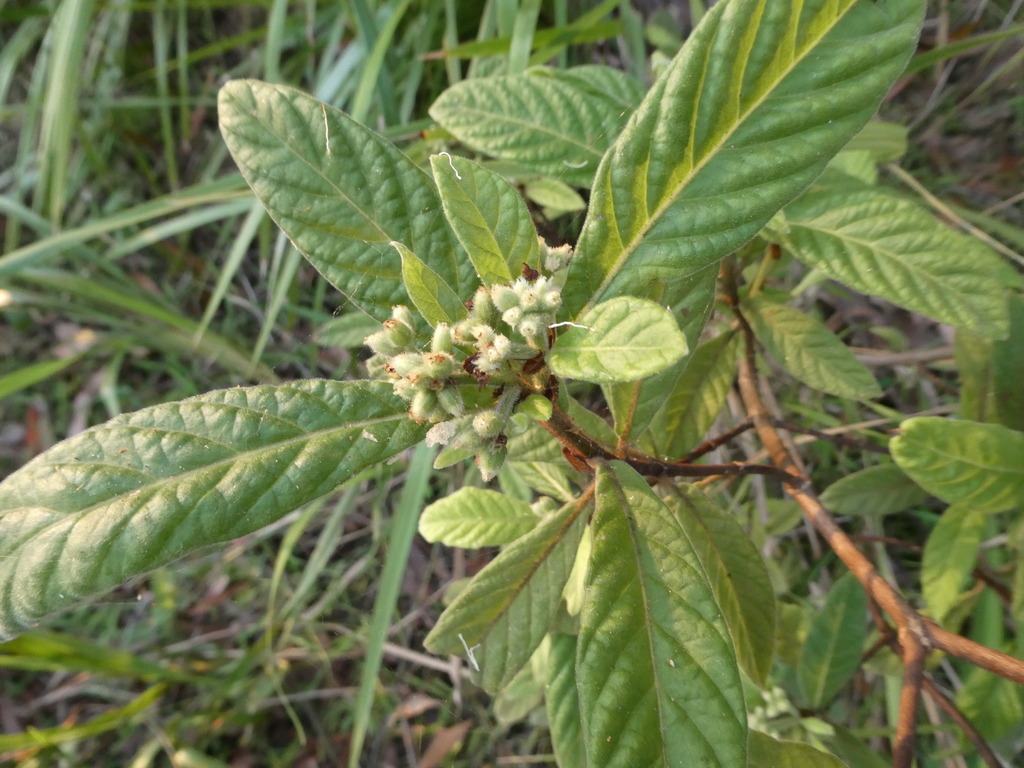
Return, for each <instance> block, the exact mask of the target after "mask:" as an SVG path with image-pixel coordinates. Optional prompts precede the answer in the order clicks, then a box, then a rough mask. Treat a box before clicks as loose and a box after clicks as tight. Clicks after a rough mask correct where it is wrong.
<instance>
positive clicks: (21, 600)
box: [0, 380, 425, 637]
mask: <svg viewBox="0 0 1024 768" xmlns="http://www.w3.org/2000/svg"><path fill="white" fill-rule="evenodd" d="M407 411H408V405H407V404H406V403H404V402H403V401H402V400H400V399H399V398H397V397H395V396H394V395H393V394H392V392H391V387H390V386H389V385H387V384H383V383H360V384H356V383H344V382H336V381H317V380H312V381H303V382H298V383H294V384H285V385H281V386H261V387H251V388H245V389H243V388H238V389H227V390H222V391H217V392H210V393H209V394H206V395H202V396H200V397H194V398H190V399H188V400H183V401H181V402H177V403H168V404H166V405H159V406H155V407H153V408H147V409H145V410H142V411H139V412H137V413H132V414H128V415H125V416H119V417H118V418H116V419H113V420H111V421H109V422H107V423H106V424H102V425H100V426H98V427H94V428H93V429H90V430H88V431H86V432H83V433H82V434H80V435H77V436H76V437H73V438H71V439H70V440H66V441H64V442H63V443H60V444H58V445H56V446H55V447H53V448H52V449H50V450H49V451H47V452H46V453H44V454H43V455H41V456H39V457H38V458H36V459H35V460H33V461H31V462H29V463H28V464H27V465H25V466H24V467H22V468H21V469H20V470H18V471H17V472H15V473H14V474H12V475H11V476H10V477H8V478H7V479H6V480H4V481H3V483H0V637H8V636H10V635H13V634H15V633H16V632H18V631H19V630H21V629H23V628H25V627H27V626H29V625H31V624H33V623H35V622H37V621H39V620H40V619H41V618H43V617H44V616H46V615H47V614H50V613H53V612H54V611H58V610H60V609H61V608H64V607H66V606H69V605H72V604H74V603H75V602H77V601H79V600H80V599H81V598H83V597H85V596H87V595H92V594H95V593H98V592H102V591H104V590H107V589H110V588H112V587H114V586H117V585H118V584H121V583H122V582H124V581H125V580H127V579H129V578H131V577H132V576H135V575H136V574H139V573H143V572H145V571H149V570H152V569H153V568H156V567H158V566H160V565H163V564H164V563H167V562H170V561H171V560H174V559H176V558H179V557H182V556H183V555H186V554H188V553H189V552H191V551H193V550H195V549H198V548H200V547H205V546H209V545H210V544H217V543H219V542H224V541H229V540H231V539H234V538H237V537H239V536H242V535H244V534H247V533H250V532H251V531H255V530H256V529H258V528H260V527H262V526H264V525H267V524H268V523H271V522H273V521H274V520H277V519H278V518H280V517H281V516H282V515H284V514H286V513H287V512H290V511H291V510H293V509H295V508H296V507H299V506H301V505H302V504H305V503H306V502H308V501H311V500H312V499H315V498H317V497H318V496H322V495H323V494H325V493H329V492H331V491H333V490H334V489H336V488H337V487H338V486H340V485H341V484H342V483H344V482H345V481H346V480H349V479H350V478H352V477H353V476H354V475H355V474H356V473H358V472H360V471H361V470H363V469H364V468H366V467H369V466H371V465H373V464H376V463H379V462H381V461H384V460H386V459H388V458H389V457H391V456H393V455H395V454H396V453H398V452H399V451H402V450H405V449H406V448H408V447H409V446H411V445H414V444H415V443H416V442H418V441H419V440H421V439H422V437H423V435H424V432H425V428H424V427H421V426H418V425H416V424H415V423H413V422H412V421H411V420H410V419H409V418H408V415H407Z"/></svg>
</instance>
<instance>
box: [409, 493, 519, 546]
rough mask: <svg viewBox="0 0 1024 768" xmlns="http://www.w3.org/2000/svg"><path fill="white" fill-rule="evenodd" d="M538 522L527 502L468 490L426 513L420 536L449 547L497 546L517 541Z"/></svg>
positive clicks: (422, 519)
mask: <svg viewBox="0 0 1024 768" xmlns="http://www.w3.org/2000/svg"><path fill="white" fill-rule="evenodd" d="M538 522H539V519H538V517H537V515H535V514H534V513H533V511H532V510H531V509H530V505H529V504H527V503H526V502H525V501H519V500H517V499H513V498H511V497H510V496H506V495H505V494H503V493H498V492H497V491H488V490H486V489H483V488H470V487H466V488H460V489H459V490H457V491H456V492H455V493H453V494H452V495H450V496H445V497H444V498H443V499H440V500H438V501H435V502H434V503H433V504H431V505H430V506H428V507H427V508H426V509H424V510H423V515H422V516H421V517H420V535H421V536H422V537H423V538H424V539H426V540H427V541H440V542H441V543H443V544H447V545H448V546H449V547H466V548H467V549H473V548H476V547H494V546H499V545H501V544H508V543H509V542H510V541H515V540H516V539H518V538H519V537H520V536H522V535H524V534H526V533H528V532H529V531H531V530H532V529H533V528H534V527H535V526H536V525H537V523H538Z"/></svg>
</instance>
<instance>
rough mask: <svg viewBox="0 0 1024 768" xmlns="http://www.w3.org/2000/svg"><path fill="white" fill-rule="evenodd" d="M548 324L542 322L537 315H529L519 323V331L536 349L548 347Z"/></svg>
mask: <svg viewBox="0 0 1024 768" xmlns="http://www.w3.org/2000/svg"><path fill="white" fill-rule="evenodd" d="M546 330H547V326H546V325H544V324H541V322H540V320H539V318H538V317H537V315H527V316H526V317H524V318H523V320H522V322H520V323H519V333H521V334H522V336H523V338H524V339H525V340H526V343H527V344H529V345H530V346H531V347H533V348H534V349H547V333H546Z"/></svg>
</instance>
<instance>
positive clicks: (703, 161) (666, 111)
mask: <svg viewBox="0 0 1024 768" xmlns="http://www.w3.org/2000/svg"><path fill="white" fill-rule="evenodd" d="M923 12H924V3H923V2H920V0H894V1H893V2H887V3H885V4H884V5H883V4H878V3H862V2H854V0H840V1H838V2H825V0H814V1H813V2H809V3H802V4H794V3H791V2H788V0H733V1H732V2H728V3H719V4H717V5H716V6H715V7H714V8H712V9H711V10H710V11H709V12H708V13H707V14H706V15H705V16H704V18H703V19H702V20H701V22H700V24H699V25H698V26H697V28H696V29H695V30H694V32H693V34H692V35H690V37H689V39H688V40H687V41H686V44H685V45H684V46H683V48H682V50H681V51H680V52H679V54H678V55H677V56H676V57H675V59H673V61H672V63H671V64H670V65H669V67H668V69H667V70H666V72H665V73H664V74H663V75H662V77H660V78H659V79H658V81H657V82H656V83H655V84H654V87H653V88H651V90H650V91H649V92H648V94H647V96H646V97H645V98H644V100H643V102H642V103H641V104H640V106H639V107H638V108H637V111H636V112H635V113H634V115H633V117H632V118H631V119H630V121H629V123H628V125H627V126H626V128H625V129H624V130H623V132H622V134H621V135H620V136H619V138H618V140H617V141H616V143H615V145H614V146H613V147H612V148H611V149H610V150H609V152H608V153H607V154H606V155H605V157H604V159H603V160H602V162H601V166H600V168H599V169H598V172H597V177H596V178H595V180H594V187H593V190H592V193H591V198H590V210H589V212H588V215H587V219H586V221H585V223H584V225H583V232H582V233H581V235H580V238H579V243H578V245H577V248H576V253H577V256H576V259H575V260H574V261H573V263H572V265H571V267H570V271H569V280H568V282H567V283H566V290H565V292H564V293H563V299H564V301H565V308H566V309H567V310H568V312H569V313H570V316H576V315H579V314H580V313H582V312H583V311H584V310H585V309H587V308H589V307H590V306H592V305H594V304H595V303H597V302H599V301H602V300H605V299H608V298H611V297H613V296H620V295H624V294H628V295H636V296H649V295H650V294H649V293H648V290H649V286H650V284H651V283H652V282H660V281H664V282H665V283H666V284H668V285H669V288H670V290H669V294H668V295H667V296H666V297H665V299H664V302H663V303H666V304H669V305H671V304H674V303H675V300H674V293H675V291H674V290H673V287H672V281H676V280H679V279H680V278H685V277H686V276H687V275H691V274H693V273H694V272H697V271H699V270H701V269H704V268H706V267H708V266H709V265H711V264H714V263H716V262H717V261H718V260H719V259H721V258H722V257H723V256H725V255H726V254H727V253H730V252H732V251H734V250H736V249H737V248H738V247H739V246H741V245H742V244H743V243H744V242H746V241H747V240H749V239H750V238H751V237H753V236H754V235H755V234H757V232H758V230H760V229H761V227H763V226H764V224H765V223H766V222H767V221H768V220H769V219H770V218H771V217H772V216H773V215H774V214H775V213H776V212H777V211H778V210H779V209H780V208H782V207H783V206H784V205H786V204H787V203H788V202H790V201H791V200H792V199H793V198H795V197H796V196H797V195H798V194H799V193H800V192H801V191H803V190H804V189H805V188H806V187H807V186H808V185H809V184H810V183H811V182H812V181H813V180H814V179H815V177H816V176H818V174H820V173H821V171H822V169H823V168H824V167H825V164H826V163H827V162H828V161H829V159H830V158H831V157H832V156H833V155H834V154H835V153H836V152H838V151H839V150H840V149H842V147H843V146H844V145H845V144H846V143H847V142H848V141H849V140H850V139H851V138H852V137H853V136H854V135H855V134H856V133H857V132H858V131H859V130H860V129H861V128H862V127H863V126H864V124H865V123H866V122H867V121H868V119H869V118H870V117H871V115H872V114H873V113H874V111H875V109H876V108H877V106H878V104H879V102H880V101H881V99H882V97H883V96H884V95H885V94H886V91H887V90H888V89H889V86H890V85H891V84H892V83H893V82H894V81H895V79H896V77H897V76H898V75H899V74H900V72H901V71H902V70H903V67H904V65H905V64H906V61H907V59H908V57H909V56H910V54H911V53H912V52H913V50H914V47H915V43H916V40H917V34H918V30H919V27H920V23H921V19H922V16H923Z"/></svg>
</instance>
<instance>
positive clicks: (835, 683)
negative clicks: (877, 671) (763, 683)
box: [796, 575, 868, 708]
mask: <svg viewBox="0 0 1024 768" xmlns="http://www.w3.org/2000/svg"><path fill="white" fill-rule="evenodd" d="M867 610H868V607H867V597H866V596H865V595H864V589H863V588H862V587H861V585H860V583H859V582H858V581H857V580H856V579H855V578H853V576H851V575H846V576H844V577H843V578H841V579H840V580H839V581H837V582H836V583H835V585H834V586H833V587H832V590H831V591H830V592H829V593H828V597H827V598H826V601H825V607H824V608H822V609H821V610H820V611H818V612H816V613H815V614H814V619H813V621H812V622H811V628H810V631H809V632H808V633H807V640H806V641H805V642H804V647H803V653H801V654H800V663H799V665H798V666H797V670H796V672H797V681H798V682H799V684H800V690H801V692H802V693H803V695H804V698H805V699H806V700H807V702H808V704H810V705H811V706H812V707H814V708H818V707H821V706H823V705H824V704H826V703H827V702H828V701H829V700H830V699H831V698H832V697H833V696H835V695H836V693H838V692H839V689H840V688H842V687H843V686H844V685H845V684H846V681H847V680H849V679H850V677H852V676H853V673H854V672H856V671H857V669H858V667H859V666H860V661H861V653H862V652H863V650H864V638H865V637H866V636H867Z"/></svg>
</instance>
